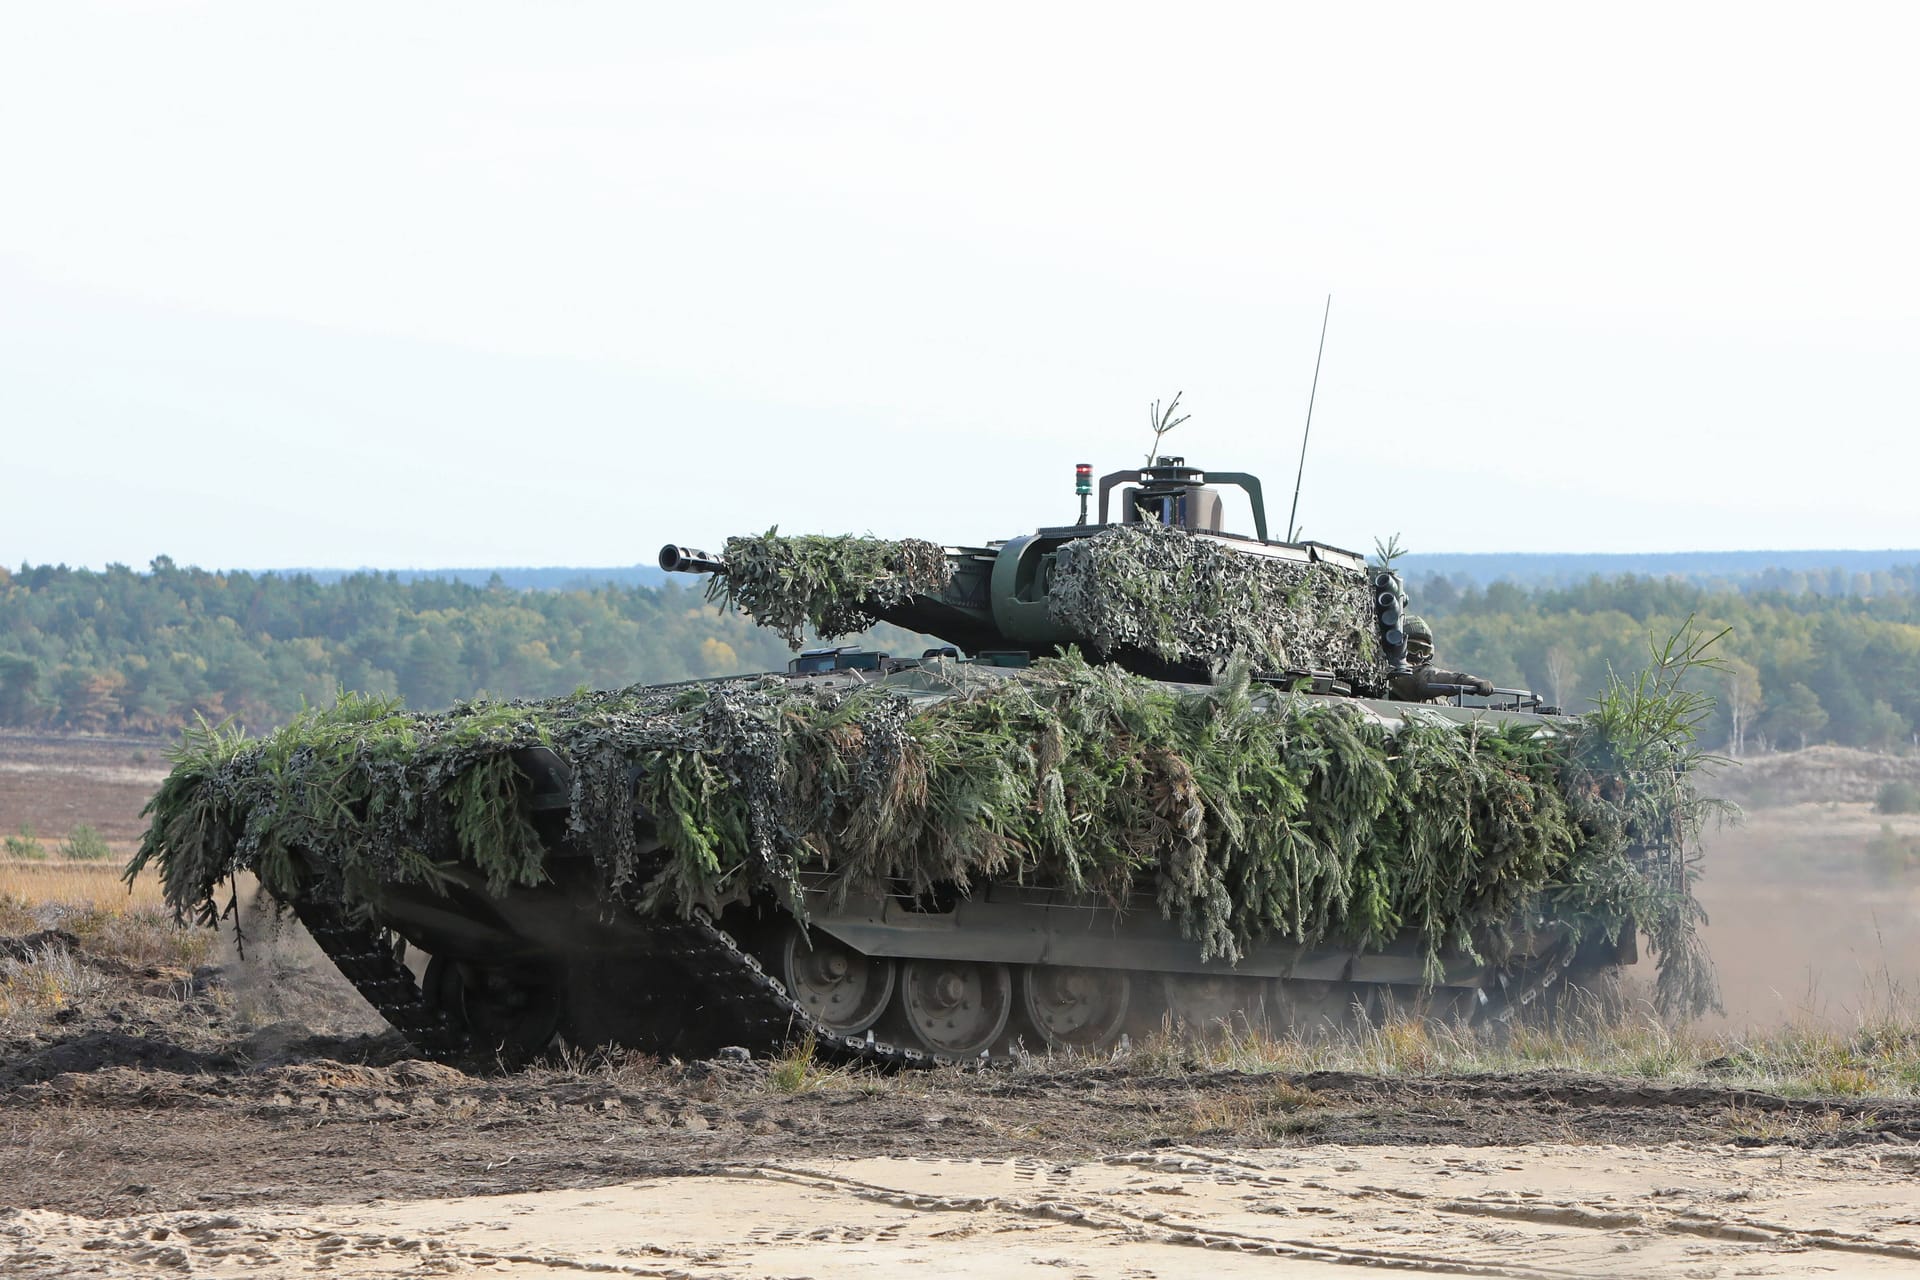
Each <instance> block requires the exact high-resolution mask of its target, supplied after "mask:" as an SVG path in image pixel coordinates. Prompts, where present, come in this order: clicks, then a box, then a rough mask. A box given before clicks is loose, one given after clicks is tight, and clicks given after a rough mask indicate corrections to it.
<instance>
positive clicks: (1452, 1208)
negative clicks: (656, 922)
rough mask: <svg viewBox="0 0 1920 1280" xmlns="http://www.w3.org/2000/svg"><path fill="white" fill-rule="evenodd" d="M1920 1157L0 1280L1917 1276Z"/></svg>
mask: <svg viewBox="0 0 1920 1280" xmlns="http://www.w3.org/2000/svg"><path fill="white" fill-rule="evenodd" d="M1916 1159H1920V1157H1916V1156H1915V1154H1914V1153H1913V1152H1911V1151H1899V1152H1886V1151H1875V1152H1864V1153H1852V1152H1849V1153H1841V1154H1809V1153H1806V1152H1801V1151H1794V1150H1778V1149H1760V1150H1744V1151H1736V1150H1718V1151H1702V1150H1700V1149H1697V1148H1692V1147H1686V1146H1675V1145H1667V1146H1657V1147H1642V1148H1628V1147H1619V1146H1600V1147H1591V1146H1588V1147H1581V1146H1564V1145H1528V1146H1519V1147H1457V1146H1433V1147H1423V1148H1414V1149H1396V1148H1391V1147H1355V1148H1348V1147H1341V1146H1331V1145H1320V1146H1314V1147H1309V1148H1301V1149H1295V1150H1281V1151H1263V1152H1254V1153H1245V1152H1234V1153H1229V1152H1222V1151H1216V1150H1208V1149H1205V1148H1191V1147H1177V1148H1163V1149H1159V1150H1147V1151H1133V1152H1125V1153H1119V1154H1114V1155H1110V1156H1107V1157H1105V1158H1103V1159H1099V1160H1092V1161H1078V1162H1053V1161H1049V1160H1045V1159H1039V1158H1033V1157H1016V1158H1012V1159H996V1160H981V1159H928V1158H912V1157H906V1158H901V1157H878V1158H867V1159H840V1160H787V1161H769V1162H762V1163H755V1164H743V1165H737V1166H731V1167H727V1168H722V1169H716V1170H713V1171H710V1172H704V1173H700V1174H697V1175H691V1176H679V1177H664V1178H647V1179H640V1180H636V1181H629V1182H619V1183H612V1184H608V1185H604V1186H597V1187H591V1188H585V1189H571V1190H555V1191H542V1192H533V1193H523V1194H515V1195H490V1196H464V1197H456V1198H434V1199H422V1200H390V1199H382V1200H375V1201H373V1202H371V1203H366V1204H352V1205H324V1206H318V1207H315V1208H310V1209H297V1210H296V1209H276V1208H245V1209H240V1210H237V1211H227V1212H207V1211H189V1212H177V1213H159V1214H143V1215H137V1216H131V1217H112V1218H91V1217H85V1216H81V1215H77V1214H71V1213H63V1212H59V1211H57V1210H20V1209H10V1210H0V1274H34V1273H36V1269H38V1271H39V1272H42V1273H46V1274H56V1273H60V1272H64V1271H67V1270H69V1269H79V1268H82V1267H84V1269H85V1271H86V1273H87V1274H90V1275H99V1276H107V1277H120V1276H125V1277H144V1276H153V1275H164V1274H181V1275H197V1276H206V1277H236V1278H237V1277H246V1276H253V1275H260V1274H274V1275H283V1274H309V1273H316V1272H317V1273H324V1274H327V1275H332V1276H337V1277H342V1278H343V1280H345V1278H349V1277H374V1276H391V1275H399V1274H407V1275H414V1274H429V1275H430V1274H443V1275H466V1274H484V1275H497V1276H516V1277H521V1276H524V1277H533V1276H562V1275H573V1274H577V1273H580V1272H599V1273H611V1274H618V1275H634V1276H658V1277H688V1276H704V1277H716V1278H718V1277H736V1276H737V1277H763V1276H796V1277H798V1276H820V1275H835V1276H842V1277H848V1278H849V1280H852V1278H856V1277H861V1276H875V1277H886V1276H898V1275H914V1276H962V1275H964V1276H976V1277H980V1276H1026V1275H1034V1276H1069V1277H1087V1278H1089V1280H1091V1278H1093V1277H1111V1276H1121V1277H1128V1278H1129V1280H1132V1278H1136V1277H1137V1278H1140V1280H1147V1278H1150V1277H1162V1276H1166V1277H1173V1276H1188V1275H1194V1274H1208V1275H1220V1276H1238V1275H1263V1276H1264V1275H1272V1274H1274V1273H1275V1263H1276V1261H1282V1262H1284V1274H1287V1275H1295V1276H1329V1277H1332V1276H1343V1275H1352V1274H1353V1273H1354V1269H1355V1268H1356V1267H1361V1268H1366V1267H1377V1268H1382V1269H1392V1270H1417V1271H1422V1272H1429V1273H1442V1274H1460V1275H1496V1276H1542V1277H1548V1276H1551V1277H1566V1276H1616V1275H1618V1276H1627V1275H1633V1276H1649V1275H1673V1276H1690V1277H1692V1276H1700V1277H1704V1276H1736V1275H1737V1276H1806V1275H1815V1274H1824V1275H1889V1276H1891V1275H1911V1274H1913V1271H1914V1269H1915V1268H1916V1267H1917V1266H1920V1183H1917V1182H1916V1179H1915V1163H1916Z"/></svg>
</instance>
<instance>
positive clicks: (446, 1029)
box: [293, 898, 474, 1063]
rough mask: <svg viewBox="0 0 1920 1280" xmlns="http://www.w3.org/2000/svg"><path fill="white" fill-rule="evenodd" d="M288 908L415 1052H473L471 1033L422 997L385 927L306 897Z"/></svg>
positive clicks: (459, 1055) (453, 1058) (436, 1055)
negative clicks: (366, 921) (357, 918)
mask: <svg viewBox="0 0 1920 1280" xmlns="http://www.w3.org/2000/svg"><path fill="white" fill-rule="evenodd" d="M293 914H294V916H295V917H296V918H298V919H299V921H300V923H301V924H302V925H304V926H306V930H307V932H308V934H310V935H311V936H312V938H313V940H314V943H315V944H316V945H318V946H319V948H320V950H322V951H324V952H325V953H326V955H327V959H329V960H331V961H333V965H334V968H336V969H338V970H340V973H341V975H342V976H343V977H345V978H346V980H347V981H348V982H351V983H352V984H353V988H354V990H356V991H358V992H359V993H360V995H361V997H362V998H363V999H365V1000H366V1002H367V1003H368V1004H370V1005H372V1006H373V1007H374V1010H375V1011H376V1012H377V1013H379V1015H380V1016H381V1017H383V1018H385V1019H386V1020H387V1024H388V1025H389V1026H391V1027H392V1028H393V1029H394V1030H395V1031H398V1032H399V1033H400V1034H401V1035H403V1036H405V1037H406V1038H407V1042H408V1043H409V1044H411V1045H412V1046H413V1047H414V1049H415V1050H416V1051H417V1052H418V1053H419V1054H420V1056H421V1057H423V1058H428V1059H431V1060H432V1061H434V1062H448V1063H457V1062H462V1061H465V1060H467V1059H469V1058H471V1057H472V1056H473V1052H474V1046H473V1042H472V1039H471V1038H470V1037H469V1036H468V1035H467V1034H466V1033H465V1032H464V1031H462V1030H460V1029H459V1028H458V1027H456V1026H454V1025H453V1023H452V1022H451V1021H449V1020H448V1018H447V1015H446V1014H444V1013H442V1012H441V1011H440V1010H439V1009H437V1008H435V1007H434V1006H433V1005H432V1004H430V1003H428V1001H427V998H426V996H425V995H424V994H422V993H421V990H420V984H419V983H417V982H415V981H414V980H413V973H412V971H411V970H409V969H408V968H407V967H406V966H405V965H403V964H401V963H400V960H399V957H397V956H396V955H395V954H394V948H393V940H392V935H390V934H389V933H387V931H386V930H384V929H380V928H376V927H375V926H373V925H371V924H367V923H365V922H362V921H357V920H354V919H353V918H352V917H350V916H348V915H347V913H346V912H344V911H342V910H341V909H340V908H339V907H338V906H335V905H334V904H333V903H330V902H321V901H316V900H314V899H311V898H308V899H302V900H300V901H297V902H295V903H294V904H293Z"/></svg>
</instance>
